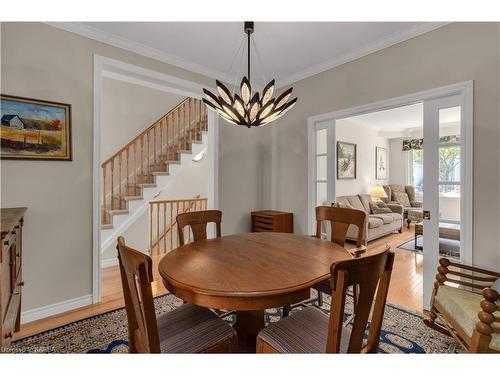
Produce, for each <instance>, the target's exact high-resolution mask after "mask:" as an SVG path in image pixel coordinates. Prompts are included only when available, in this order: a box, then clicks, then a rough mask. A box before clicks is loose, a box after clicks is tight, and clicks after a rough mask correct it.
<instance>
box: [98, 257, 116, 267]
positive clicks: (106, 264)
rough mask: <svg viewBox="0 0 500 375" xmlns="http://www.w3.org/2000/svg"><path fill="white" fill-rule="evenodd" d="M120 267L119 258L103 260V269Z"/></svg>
mask: <svg viewBox="0 0 500 375" xmlns="http://www.w3.org/2000/svg"><path fill="white" fill-rule="evenodd" d="M117 265H118V258H109V259H101V268H108V267H113V266H117Z"/></svg>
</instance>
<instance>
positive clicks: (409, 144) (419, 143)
mask: <svg viewBox="0 0 500 375" xmlns="http://www.w3.org/2000/svg"><path fill="white" fill-rule="evenodd" d="M423 148H424V140H423V138H415V139H404V140H403V151H410V150H422V149H423Z"/></svg>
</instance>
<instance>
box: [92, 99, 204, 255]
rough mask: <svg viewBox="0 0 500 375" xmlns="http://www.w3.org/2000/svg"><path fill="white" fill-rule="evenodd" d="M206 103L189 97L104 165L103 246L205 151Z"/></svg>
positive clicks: (107, 244)
mask: <svg viewBox="0 0 500 375" xmlns="http://www.w3.org/2000/svg"><path fill="white" fill-rule="evenodd" d="M207 118H208V117H207V112H206V107H205V105H204V104H203V102H202V101H200V100H198V99H193V98H187V99H185V100H183V101H182V102H181V103H179V104H178V105H177V106H175V107H174V108H173V109H172V110H170V111H169V112H168V113H166V114H165V115H163V116H162V117H161V118H159V119H158V120H157V121H155V122H154V123H153V124H152V125H151V126H150V127H148V128H147V129H146V130H144V131H143V132H142V133H140V134H139V135H138V136H136V137H135V138H134V139H132V140H131V141H130V142H129V143H127V144H126V145H125V146H124V147H122V148H121V149H120V150H119V151H118V152H117V153H115V154H114V155H113V156H111V157H110V158H109V159H107V160H106V161H104V162H103V163H102V164H101V167H102V204H101V249H104V248H106V247H107V246H109V244H110V243H111V242H112V241H115V238H116V237H117V236H119V235H120V234H121V233H122V232H123V231H124V230H125V229H126V228H128V227H129V226H130V225H131V224H132V223H133V222H134V221H135V220H136V219H137V218H138V217H139V216H140V215H141V214H142V213H143V212H144V211H145V210H146V209H147V206H148V201H149V200H150V199H153V198H154V197H155V196H157V195H158V194H159V193H160V192H161V191H162V190H163V189H164V188H165V187H166V186H167V185H168V184H169V182H170V181H171V180H172V178H173V177H174V175H175V174H177V172H178V171H179V170H180V169H182V166H183V164H184V165H185V164H186V163H188V162H190V161H191V160H192V158H193V157H194V156H195V155H197V154H198V153H200V152H201V151H203V150H204V148H205V144H206V141H207V130H208V120H207Z"/></svg>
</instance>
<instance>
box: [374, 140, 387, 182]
mask: <svg viewBox="0 0 500 375" xmlns="http://www.w3.org/2000/svg"><path fill="white" fill-rule="evenodd" d="M375 179H376V180H387V149H386V148H383V147H378V146H377V147H375Z"/></svg>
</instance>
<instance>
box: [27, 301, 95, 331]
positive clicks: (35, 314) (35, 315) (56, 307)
mask: <svg viewBox="0 0 500 375" xmlns="http://www.w3.org/2000/svg"><path fill="white" fill-rule="evenodd" d="M90 304H92V294H88V295H86V296H81V297H77V298H72V299H68V300H66V301H62V302H57V303H54V304H52V305H47V306H42V307H37V308H36V309H32V310H28V311H24V312H22V313H21V323H23V324H24V323H28V322H32V321H34V320H38V319H43V318H46V317H48V316H52V315H56V314H61V313H63V312H66V311H69V310H74V309H78V308H80V307H84V306H87V305H90Z"/></svg>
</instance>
